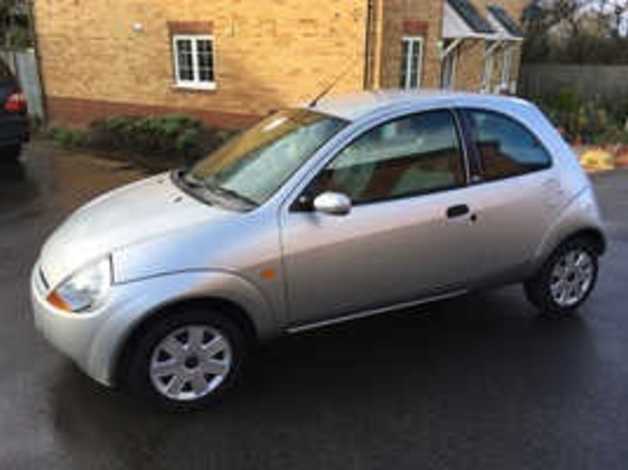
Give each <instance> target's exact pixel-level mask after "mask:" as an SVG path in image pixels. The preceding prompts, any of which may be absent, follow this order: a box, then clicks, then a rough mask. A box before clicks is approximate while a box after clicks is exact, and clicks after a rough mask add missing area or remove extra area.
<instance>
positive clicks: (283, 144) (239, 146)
mask: <svg viewBox="0 0 628 470" xmlns="http://www.w3.org/2000/svg"><path fill="white" fill-rule="evenodd" d="M346 125H347V122H346V121H344V120H342V119H338V118H335V117H332V116H328V115H325V114H321V113H317V112H314V111H311V110H307V109H290V110H285V111H279V112H277V113H275V114H273V115H271V116H269V117H268V118H266V119H263V120H262V121H261V122H259V123H258V124H256V125H255V126H253V127H252V128H250V129H249V130H247V131H245V132H243V133H242V134H240V135H238V136H236V137H234V138H233V139H232V140H230V141H229V142H228V143H227V144H225V145H224V146H222V147H220V148H219V149H218V150H216V151H214V152H213V153H211V154H209V155H208V156H207V157H206V158H204V159H202V160H200V161H199V162H198V163H196V164H195V165H194V166H193V167H192V168H191V169H190V170H188V171H187V172H186V173H185V174H183V175H182V176H183V178H182V180H183V181H184V182H187V183H188V184H193V185H196V186H197V187H201V188H203V189H205V190H207V191H209V192H212V193H217V194H218V195H220V196H224V197H231V198H235V199H240V200H241V201H242V202H244V203H248V204H249V205H252V206H257V205H260V204H263V203H264V202H265V201H266V200H268V198H270V197H271V196H272V195H273V194H274V193H275V192H276V191H277V190H278V189H279V188H280V187H281V186H282V185H283V184H284V183H285V182H286V180H287V179H288V178H290V176H291V175H292V174H293V173H294V172H295V171H296V170H297V169H298V168H299V167H300V166H301V165H302V164H303V163H304V162H305V161H307V160H308V159H309V158H310V157H311V156H312V155H313V154H314V153H315V152H316V150H318V149H319V148H320V147H321V146H322V145H323V144H324V143H325V142H327V141H328V140H329V139H330V138H331V137H332V136H334V135H335V134H336V133H337V132H339V131H340V129H342V128H343V127H345V126H346Z"/></svg>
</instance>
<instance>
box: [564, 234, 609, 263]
mask: <svg viewBox="0 0 628 470" xmlns="http://www.w3.org/2000/svg"><path fill="white" fill-rule="evenodd" d="M575 239H585V240H588V241H589V242H590V243H591V246H592V247H593V249H594V250H595V253H596V254H597V255H598V256H602V255H603V254H604V253H606V248H607V245H608V242H607V240H606V236H605V235H604V233H603V232H602V231H601V230H600V229H599V228H596V227H586V228H581V229H579V230H577V231H576V232H574V233H572V234H570V235H568V236H567V237H565V238H563V240H561V241H560V243H558V245H557V246H560V245H563V244H564V243H567V242H569V241H572V240H575Z"/></svg>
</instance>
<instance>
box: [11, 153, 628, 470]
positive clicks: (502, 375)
mask: <svg viewBox="0 0 628 470" xmlns="http://www.w3.org/2000/svg"><path fill="white" fill-rule="evenodd" d="M142 176H143V175H142V174H141V173H139V172H137V171H134V170H132V169H129V168H127V167H125V166H123V165H120V164H119V163H112V162H108V161H101V160H94V159H90V158H88V157H86V156H84V155H83V156H81V155H70V154H65V153H64V152H60V151H57V150H51V149H50V148H48V147H47V146H46V145H43V144H37V143H36V144H35V145H34V146H32V147H31V148H30V149H29V150H28V152H27V153H26V155H24V158H23V161H22V162H20V163H19V164H10V163H6V162H5V163H0V302H1V303H0V315H1V320H2V323H1V326H0V469H38V470H39V469H51V470H52V469H141V468H150V469H162V468H163V469H166V468H186V469H197V468H198V469H229V470H239V469H243V470H245V469H246V470H253V469H267V468H268V469H271V468H272V469H342V470H349V469H356V470H358V469H360V470H362V469H387V470H388V469H395V470H399V469H430V468H433V469H445V468H447V469H467V468H468V469H482V470H487V469H502V470H503V469H520V468H521V469H523V468H525V469H542V470H547V469H558V468H565V469H575V468H577V469H605V470H607V469H626V468H628V444H627V443H628V171H622V172H615V173H610V174H605V175H599V176H596V177H595V184H596V188H597V191H598V194H599V197H600V200H601V203H602V206H603V210H604V213H605V217H606V219H607V220H608V223H609V233H610V235H611V243H610V246H609V252H608V254H607V256H605V257H604V258H603V260H602V272H601V276H600V281H599V285H598V288H597V290H596V291H595V292H594V294H593V295H592V297H591V299H590V301H589V302H588V303H587V305H586V306H585V307H584V308H582V310H581V313H580V315H579V316H577V317H574V318H571V319H568V320H563V321H548V320H543V319H538V318H536V317H535V316H534V315H533V314H534V310H533V309H532V307H530V306H529V305H528V304H527V303H526V301H525V299H524V297H523V295H522V293H521V289H520V288H519V287H516V286H515V287H509V288H506V289H501V290H499V291H495V292H487V293H479V294H474V295H469V296H466V297H463V298H460V299H456V300H452V301H447V302H442V303H439V304H436V305H431V306H428V307H424V308H422V309H419V310H413V311H406V312H399V313H395V314H392V315H388V316H383V317H377V318H371V319H366V320H362V321H357V322H354V323H349V324H344V325H341V326H337V327H335V328H329V329H325V330H319V331H317V332H312V333H308V334H303V335H300V336H294V337H290V338H285V339H282V340H279V341H277V342H275V343H273V344H271V345H269V346H267V347H265V348H263V349H262V350H260V351H258V352H257V353H256V354H255V356H254V357H253V358H252V361H251V363H250V365H249V368H248V371H247V374H246V377H245V380H244V381H243V383H242V385H241V387H240V388H238V389H237V390H236V391H234V393H233V394H232V396H231V397H230V398H229V399H227V400H226V401H225V402H224V403H222V405H220V406H219V407H216V408H213V409H210V410H207V411H205V412H201V413H196V414H190V415H172V414H163V413H158V412H155V411H154V410H152V409H150V408H147V407H146V406H144V405H143V404H141V403H137V402H135V401H134V400H132V399H130V398H128V397H127V396H126V395H124V394H123V393H121V392H119V391H116V390H108V389H105V388H102V387H100V386H99V385H97V384H95V383H93V382H92V381H91V380H90V379H88V378H86V377H85V376H84V375H82V374H81V373H80V372H79V371H78V370H77V369H76V368H75V367H74V366H73V365H72V364H71V363H70V362H69V361H68V360H67V359H65V358H64V357H63V356H61V355H60V354H59V353H57V352H56V351H55V350H53V349H52V348H51V347H49V346H48V345H47V344H46V342H45V341H44V340H43V339H42V338H41V337H40V335H39V334H38V333H36V332H35V330H34V328H33V325H32V319H31V314H30V308H29V302H28V277H29V271H30V268H31V266H32V264H33V262H34V261H35V259H36V258H37V254H38V250H39V248H40V246H41V244H42V242H43V240H44V239H45V237H46V236H47V234H49V233H50V231H51V230H52V229H53V228H54V226H55V225H56V224H58V223H59V221H60V220H62V219H63V218H64V217H65V216H66V215H67V214H68V213H69V212H71V211H72V210H74V209H75V208H76V207H78V206H79V205H81V204H82V203H84V202H86V201H87V200H88V199H90V198H91V197H93V196H95V195H96V194H99V193H101V192H103V191H105V190H108V189H110V188H112V187H115V186H118V185H120V184H123V183H125V182H128V181H132V180H134V179H137V178H140V177H142Z"/></svg>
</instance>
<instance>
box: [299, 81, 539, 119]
mask: <svg viewBox="0 0 628 470" xmlns="http://www.w3.org/2000/svg"><path fill="white" fill-rule="evenodd" d="M454 101H455V103H456V105H457V106H473V107H483V106H489V105H491V104H492V105H493V106H495V105H496V104H497V105H500V104H501V105H502V106H503V105H505V104H507V103H508V104H511V105H512V104H515V103H518V104H520V105H521V104H527V102H526V101H524V100H521V99H519V98H513V97H506V96H497V95H488V94H480V93H465V92H453V91H447V90H424V89H421V90H376V91H361V92H356V93H351V94H346V95H339V96H331V97H325V98H321V99H320V100H319V101H318V103H316V104H315V105H314V106H310V105H308V104H303V105H302V107H303V108H309V109H311V110H313V111H318V112H321V113H325V114H329V115H332V116H336V117H339V118H342V119H345V120H348V121H357V120H358V119H361V118H364V117H367V116H371V115H375V114H378V113H379V112H385V111H389V110H393V109H395V108H399V107H403V106H407V105H409V104H413V103H417V104H418V103H420V104H423V105H425V106H433V105H438V104H443V105H451V104H452V102H454Z"/></svg>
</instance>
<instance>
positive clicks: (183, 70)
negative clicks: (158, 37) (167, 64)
mask: <svg viewBox="0 0 628 470" xmlns="http://www.w3.org/2000/svg"><path fill="white" fill-rule="evenodd" d="M176 46H177V65H178V67H179V77H178V78H179V80H182V81H193V80H194V65H193V60H192V41H191V40H189V39H177V41H176Z"/></svg>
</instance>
